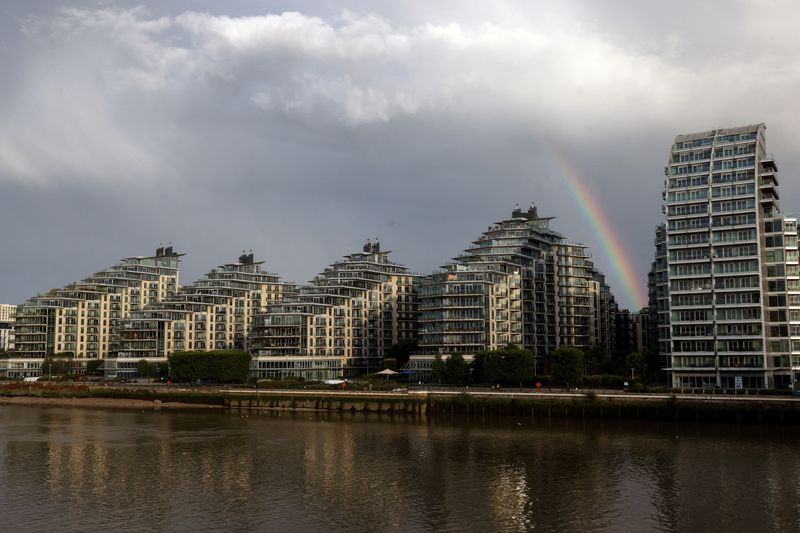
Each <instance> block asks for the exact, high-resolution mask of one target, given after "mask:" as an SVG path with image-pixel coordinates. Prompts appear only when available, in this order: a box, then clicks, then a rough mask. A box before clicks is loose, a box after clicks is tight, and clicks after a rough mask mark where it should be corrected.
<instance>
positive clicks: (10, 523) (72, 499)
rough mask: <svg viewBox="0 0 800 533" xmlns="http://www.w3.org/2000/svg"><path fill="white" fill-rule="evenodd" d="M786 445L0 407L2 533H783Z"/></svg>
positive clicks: (727, 430) (793, 451)
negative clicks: (419, 532) (570, 532)
mask: <svg viewBox="0 0 800 533" xmlns="http://www.w3.org/2000/svg"><path fill="white" fill-rule="evenodd" d="M798 436H799V435H798V433H797V432H795V431H789V430H782V429H780V428H762V427H752V426H749V427H737V426H699V425H691V424H689V425H686V424H683V425H679V426H676V425H672V424H645V423H611V424H609V423H608V422H605V423H602V424H601V423H599V422H588V421H583V420H569V421H564V420H553V421H547V420H543V421H538V422H536V423H533V422H531V421H521V422H516V421H513V420H503V421H494V422H493V423H487V422H486V421H472V422H469V423H467V422H464V421H455V420H449V419H445V420H441V419H440V420H424V419H422V420H421V419H418V418H417V419H415V418H404V417H390V416H386V415H384V416H379V415H338V414H329V413H325V414H320V413H309V412H304V413H297V414H291V413H287V412H283V413H278V412H268V413H263V414H250V415H243V414H239V413H235V412H232V413H224V412H218V411H205V410H199V411H198V410H193V411H168V410H163V411H150V410H148V411H146V412H143V411H137V410H124V409H113V410H102V409H86V408H56V407H38V406H34V407H29V406H8V405H0V530H1V531H13V532H21V531H109V530H117V531H193V532H196V531H276V532H282V531H325V532H340V531H341V532H356V531H529V530H539V531H632V532H640V531H713V532H717V531H748V532H750V531H792V532H796V531H798V530H800V453H798V452H800V446H798Z"/></svg>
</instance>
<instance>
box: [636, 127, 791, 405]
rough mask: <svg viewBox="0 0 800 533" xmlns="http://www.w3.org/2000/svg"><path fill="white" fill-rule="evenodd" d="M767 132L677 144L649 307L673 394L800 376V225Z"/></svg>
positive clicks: (699, 137)
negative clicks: (791, 213) (784, 193)
mask: <svg viewBox="0 0 800 533" xmlns="http://www.w3.org/2000/svg"><path fill="white" fill-rule="evenodd" d="M765 129H766V128H765V126H764V124H758V125H753V126H745V127H740V128H732V129H719V130H712V131H707V132H702V133H696V134H689V135H679V136H678V137H676V139H675V142H674V143H673V145H672V149H671V152H670V156H669V161H668V164H667V167H666V168H665V173H666V176H667V179H666V180H665V191H664V200H665V203H666V205H665V213H666V226H665V232H664V233H663V234H661V233H657V238H656V247H657V252H656V262H655V263H654V269H653V271H652V273H651V302H650V304H651V308H654V309H655V312H656V314H657V316H658V318H659V337H660V340H659V344H660V345H661V347H662V352H661V353H662V355H667V354H668V356H669V365H668V366H667V367H666V370H667V371H668V372H669V374H670V376H671V381H672V385H673V386H674V387H680V388H707V387H722V388H727V389H734V388H773V387H775V388H783V387H787V386H789V385H790V384H791V383H792V382H793V381H796V379H797V373H798V372H800V351H795V348H798V349H800V337H798V336H797V335H800V307H798V304H800V293H798V292H797V289H798V288H800V281H798V249H797V221H796V220H795V219H794V218H790V217H786V216H783V215H782V214H781V213H780V209H779V196H778V191H777V188H778V179H777V171H778V169H777V165H776V163H775V159H774V158H773V156H772V155H771V154H769V153H768V152H767V151H766V141H765V136H764V134H765ZM662 237H663V240H662ZM661 242H663V243H664V246H663V248H662V247H661ZM662 252H663V253H664V255H665V257H666V262H665V266H666V279H664V277H662V276H661V273H663V272H664V270H662V268H661V267H662V266H664V263H662V262H661V261H660V260H661V258H662V257H664V256H662V255H661V254H662ZM665 284H666V285H665ZM664 286H666V287H667V291H666V292H667V294H666V295H665V294H664V293H663V291H662V290H660V288H661V287H664ZM665 296H667V297H668V299H666V300H665V298H664V297H665ZM665 304H666V305H668V311H667V310H665V309H664V306H665ZM666 312H668V313H669V315H668V319H669V320H668V321H664V320H662V317H663V315H664V314H665V313H666ZM667 347H668V351H667Z"/></svg>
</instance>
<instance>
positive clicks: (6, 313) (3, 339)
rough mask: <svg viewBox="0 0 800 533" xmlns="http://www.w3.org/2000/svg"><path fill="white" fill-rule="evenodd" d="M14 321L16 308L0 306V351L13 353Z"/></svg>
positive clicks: (7, 305)
mask: <svg viewBox="0 0 800 533" xmlns="http://www.w3.org/2000/svg"><path fill="white" fill-rule="evenodd" d="M16 320H17V306H16V305H13V304H0V351H3V352H10V351H14V325H15V323H16ZM0 365H2V363H0Z"/></svg>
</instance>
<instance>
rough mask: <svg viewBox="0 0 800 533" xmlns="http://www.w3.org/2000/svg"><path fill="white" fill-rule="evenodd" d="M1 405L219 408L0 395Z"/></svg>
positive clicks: (185, 404) (182, 404) (133, 401)
mask: <svg viewBox="0 0 800 533" xmlns="http://www.w3.org/2000/svg"><path fill="white" fill-rule="evenodd" d="M3 405H37V406H47V407H82V408H90V409H109V408H116V409H141V410H148V409H152V410H159V409H217V410H219V409H221V406H219V405H211V404H202V403H186V402H169V401H167V402H164V401H161V400H135V399H126V398H79V397H73V398H47V397H41V396H16V397H0V406H3Z"/></svg>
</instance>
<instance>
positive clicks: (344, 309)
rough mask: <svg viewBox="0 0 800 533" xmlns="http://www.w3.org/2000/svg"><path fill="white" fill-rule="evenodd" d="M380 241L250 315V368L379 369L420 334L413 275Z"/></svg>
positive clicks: (264, 374) (286, 372)
mask: <svg viewBox="0 0 800 533" xmlns="http://www.w3.org/2000/svg"><path fill="white" fill-rule="evenodd" d="M389 254H390V252H388V251H381V249H380V244H379V243H377V242H375V243H369V242H368V243H367V244H366V245H365V246H364V248H363V250H362V251H361V252H358V253H353V254H350V255H347V256H345V257H344V259H343V260H341V261H337V262H336V263H334V264H332V265H331V266H330V267H328V268H327V269H325V270H324V271H323V272H322V273H320V274H319V275H318V276H317V277H316V278H315V279H314V280H313V281H312V283H311V284H310V285H308V286H304V287H301V288H299V289H298V292H297V294H296V296H295V297H294V298H292V299H287V300H285V301H283V302H282V303H278V304H274V305H270V306H269V308H268V310H267V311H266V312H264V313H260V314H258V315H257V316H256V318H255V319H254V321H253V327H252V338H251V347H250V352H251V353H252V354H253V356H254V357H253V362H252V365H251V374H252V375H253V377H257V378H284V377H302V378H304V379H333V378H337V377H341V376H344V377H351V376H360V375H363V374H366V373H369V372H374V371H377V370H380V369H381V364H382V362H383V358H384V357H385V356H386V353H387V351H388V350H389V348H390V347H391V346H393V345H394V344H397V343H398V342H400V341H402V340H407V339H415V338H416V335H417V303H416V280H417V276H416V275H415V274H412V273H411V272H410V271H409V270H408V268H406V267H405V266H403V265H401V264H398V263H395V262H393V261H391V260H390V259H389Z"/></svg>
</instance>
